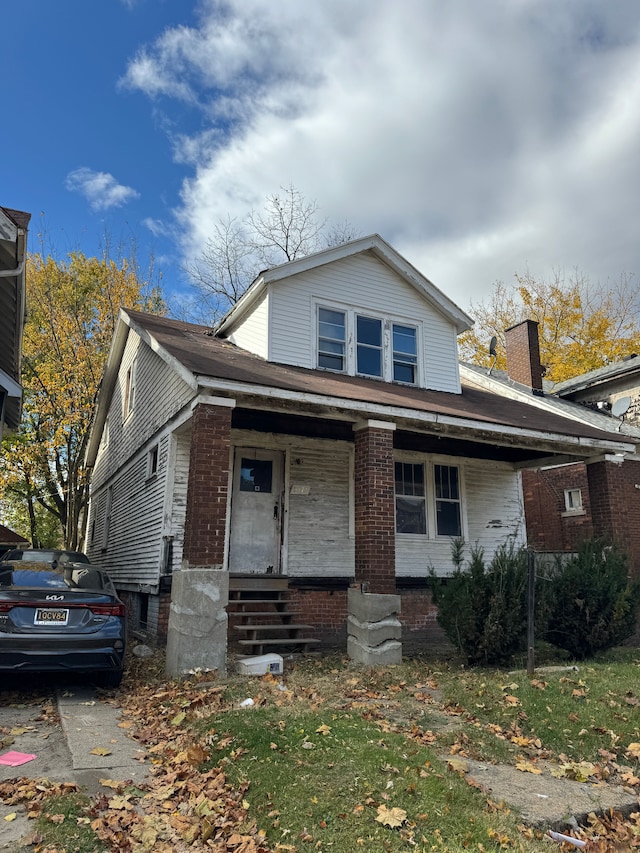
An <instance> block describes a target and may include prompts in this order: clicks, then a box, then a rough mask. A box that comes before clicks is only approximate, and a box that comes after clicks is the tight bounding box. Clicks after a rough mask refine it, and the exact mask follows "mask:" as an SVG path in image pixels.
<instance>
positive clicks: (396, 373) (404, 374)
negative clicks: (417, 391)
mask: <svg viewBox="0 0 640 853" xmlns="http://www.w3.org/2000/svg"><path fill="white" fill-rule="evenodd" d="M417 368H418V342H417V340H416V330H415V327H414V326H401V325H399V324H398V323H394V324H393V379H394V381H395V382H408V383H409V384H410V385H415V384H416V370H417Z"/></svg>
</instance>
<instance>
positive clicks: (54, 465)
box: [0, 252, 164, 549]
mask: <svg viewBox="0 0 640 853" xmlns="http://www.w3.org/2000/svg"><path fill="white" fill-rule="evenodd" d="M121 306H125V307H130V308H135V307H137V308H144V309H146V310H151V311H155V312H157V313H161V312H162V311H163V308H164V303H163V300H162V297H161V294H160V292H159V290H158V288H154V287H152V286H151V284H150V282H149V281H148V280H146V281H144V280H142V279H141V276H140V274H139V271H138V269H137V267H136V265H135V264H134V263H133V262H131V261H128V260H118V261H114V260H111V259H109V258H108V257H106V256H105V257H103V258H102V259H99V258H95V257H94V258H87V257H85V255H83V254H82V253H79V252H75V253H72V254H70V255H69V256H68V258H67V259H66V260H55V259H54V258H52V257H44V256H42V255H39V254H32V255H30V257H29V258H28V266H27V321H26V325H25V329H24V339H23V356H22V367H23V389H24V406H23V416H22V422H21V426H20V428H19V430H18V432H17V433H16V434H15V435H13V436H8V437H7V438H6V439H5V441H4V445H5V447H4V453H3V455H2V456H3V458H2V461H1V469H0V477H1V484H2V487H3V492H4V501H5V503H8V504H10V505H12V506H13V508H14V515H15V509H16V507H18V508H20V507H21V508H22V511H23V512H24V514H25V515H26V517H27V518H28V523H29V530H30V538H31V540H32V542H33V545H34V546H40V547H42V546H43V545H52V544H58V543H53V542H51V541H44V540H50V539H51V537H52V535H53V534H52V528H51V523H50V521H51V517H53V518H54V519H56V520H57V522H58V525H57V529H58V535H59V537H60V538H61V539H62V543H60V544H63V545H64V547H66V548H70V549H78V548H79V547H81V546H82V532H81V520H82V516H83V511H84V508H85V506H86V503H87V500H88V479H87V470H86V468H85V464H84V457H85V450H86V445H87V439H88V435H89V431H90V429H91V425H92V422H93V416H94V410H95V405H96V400H97V394H98V388H99V384H100V378H101V374H102V368H103V365H104V363H105V360H106V356H107V354H108V351H109V346H110V343H111V339H112V336H113V331H114V328H115V322H116V318H117V315H118V310H119V308H120V307H121ZM43 513H44V518H43Z"/></svg>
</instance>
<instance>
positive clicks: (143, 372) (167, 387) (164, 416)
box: [92, 332, 193, 488]
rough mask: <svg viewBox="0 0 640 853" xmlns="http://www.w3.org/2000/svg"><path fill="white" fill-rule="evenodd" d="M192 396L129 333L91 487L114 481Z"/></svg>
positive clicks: (169, 371) (133, 334)
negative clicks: (129, 398)
mask: <svg viewBox="0 0 640 853" xmlns="http://www.w3.org/2000/svg"><path fill="white" fill-rule="evenodd" d="M130 369H132V370H133V381H134V383H135V389H134V397H133V408H132V411H131V413H130V414H129V416H128V417H127V418H126V419H125V420H124V422H123V412H124V395H125V391H126V385H127V374H128V372H129V370H130ZM192 396H193V391H192V389H191V388H190V387H189V385H188V384H187V383H186V382H185V381H184V380H183V379H182V378H181V377H180V376H179V375H178V374H177V373H176V372H175V371H174V370H173V369H172V368H171V367H169V365H167V364H166V362H164V361H163V360H162V359H161V358H160V357H159V356H158V355H156V353H154V352H153V350H152V349H151V348H150V347H148V346H146V345H145V344H142V342H141V341H140V338H139V337H138V335H137V334H135V333H134V332H130V333H129V338H128V340H127V344H126V347H125V351H124V354H123V358H122V364H121V366H120V370H119V374H118V381H117V383H116V387H115V389H114V393H113V398H112V401H111V406H110V409H109V438H108V442H107V443H106V444H105V445H104V446H103V447H101V449H100V451H99V452H98V455H97V458H96V464H95V467H94V470H93V475H92V483H93V484H94V486H95V487H97V488H99V487H100V486H101V485H102V484H103V483H104V482H105V481H106V480H108V479H110V478H112V477H113V476H114V475H115V473H116V471H118V469H119V468H120V466H121V465H122V464H123V463H125V462H126V460H128V459H130V458H131V456H132V455H133V454H134V453H135V452H136V451H137V450H138V449H139V448H140V447H141V446H142V445H143V444H144V443H145V442H147V441H149V440H150V439H152V438H153V437H154V436H155V435H156V434H157V433H158V431H159V430H160V429H162V428H163V427H164V426H165V424H166V422H167V420H169V419H170V418H171V417H172V416H173V415H175V414H176V413H177V412H179V411H180V409H182V408H183V407H184V406H185V405H186V404H187V403H188V401H189V400H190V399H191V397H192Z"/></svg>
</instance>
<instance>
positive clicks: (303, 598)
mask: <svg viewBox="0 0 640 853" xmlns="http://www.w3.org/2000/svg"><path fill="white" fill-rule="evenodd" d="M399 594H400V596H401V612H400V622H401V623H402V626H403V628H404V629H405V630H407V631H411V632H415V631H424V630H426V629H431V628H432V627H433V625H434V624H436V615H437V612H438V611H437V608H436V607H435V606H434V604H433V602H432V599H431V591H430V590H427V589H416V590H414V589H403V590H400V591H399ZM289 598H290V601H291V603H292V605H293V607H295V610H296V612H297V614H298V617H299V619H300V621H301V622H304V623H305V624H306V625H312V626H313V627H314V628H316V629H317V630H319V631H341V630H343V629H344V628H345V626H346V623H347V615H348V613H347V590H344V589H340V590H301V589H291V590H290V593H289Z"/></svg>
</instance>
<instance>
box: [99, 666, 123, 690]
mask: <svg viewBox="0 0 640 853" xmlns="http://www.w3.org/2000/svg"><path fill="white" fill-rule="evenodd" d="M121 681H122V670H121V669H114V670H111V671H110V672H103V673H101V674H100V676H99V684H100V685H101V686H102V687H119V686H120V682H121Z"/></svg>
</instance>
